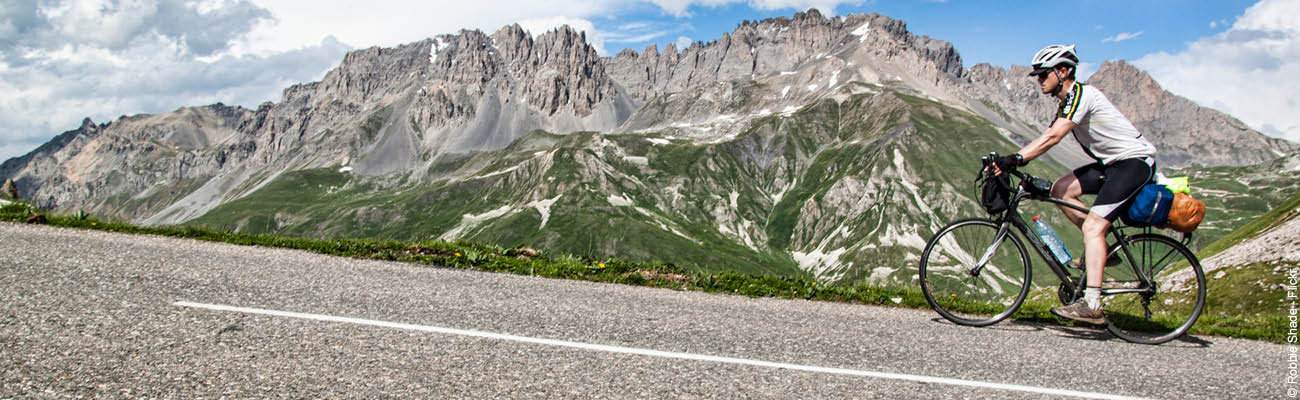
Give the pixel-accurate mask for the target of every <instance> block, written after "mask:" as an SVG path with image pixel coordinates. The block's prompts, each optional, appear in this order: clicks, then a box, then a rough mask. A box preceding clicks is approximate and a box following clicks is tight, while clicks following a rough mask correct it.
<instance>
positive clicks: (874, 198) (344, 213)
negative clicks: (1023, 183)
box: [192, 84, 1062, 281]
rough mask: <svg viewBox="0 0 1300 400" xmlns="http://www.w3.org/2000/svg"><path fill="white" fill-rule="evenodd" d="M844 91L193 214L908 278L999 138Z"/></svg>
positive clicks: (269, 225)
mask: <svg viewBox="0 0 1300 400" xmlns="http://www.w3.org/2000/svg"><path fill="white" fill-rule="evenodd" d="M844 94H845V95H846V96H844V97H841V98H840V100H836V99H831V98H828V99H824V100H821V101H819V102H816V103H813V104H811V105H809V106H806V107H804V108H802V109H799V110H798V111H793V112H788V113H784V114H775V115H770V116H765V117H762V118H756V119H754V120H753V122H752V124H751V125H750V126H749V128H748V129H746V130H744V132H743V133H741V134H739V135H737V136H736V137H734V138H730V139H729V140H723V141H718V142H716V143H696V142H693V141H689V140H682V139H680V138H678V136H679V135H678V134H679V132H675V131H673V130H672V129H669V130H663V131H656V132H645V133H635V134H604V133H590V132H589V133H576V134H570V135H563V136H560V135H551V134H548V133H544V132H535V133H533V134H531V135H529V136H527V137H525V138H522V139H520V140H518V141H516V142H515V143H513V144H512V145H511V146H510V147H508V148H507V149H505V150H502V151H496V152H485V153H477V154H473V155H462V156H457V157H446V159H445V160H440V162H439V163H436V165H435V166H434V167H433V168H432V169H431V171H429V174H430V175H432V176H440V177H441V178H440V179H437V180H435V181H434V182H432V183H427V182H406V181H403V180H400V179H399V180H397V181H393V180H392V179H389V180H368V179H362V178H358V177H354V176H352V175H350V174H348V173H346V172H340V171H343V170H342V169H341V170H338V171H336V170H332V169H331V170H323V169H317V170H307V171H296V172H290V173H286V174H284V175H282V176H281V177H279V178H278V179H276V180H275V181H273V182H272V183H270V184H268V185H267V186H265V187H263V188H262V189H260V190H258V191H256V192H253V193H252V194H250V195H248V196H245V197H244V198H241V199H239V200H235V201H232V202H229V203H227V204H224V205H222V206H220V207H217V208H216V209H214V210H212V211H211V212H209V213H208V214H207V215H204V216H203V217H201V218H198V219H196V220H194V221H192V224H194V225H200V226H208V227H216V228H221V229H232V230H237V231H242V232H252V233H277V234H285V235H296V236H319V237H336V236H363V237H377V238H393V239H424V238H429V237H441V238H445V239H459V238H463V239H469V240H475V241H482V242H488V243H494V244H498V245H502V246H521V245H522V246H534V247H538V248H542V249H545V250H550V251H560V252H567V253H572V254H580V255H586V256H589V257H598V258H599V257H620V258H625V259H631V260H640V261H651V260H654V261H662V262H666V263H674V264H680V265H685V266H691V267H694V268H702V269H709V270H731V271H744V272H755V273H764V274H775V275H787V276H791V275H793V276H810V275H811V276H816V277H819V278H821V279H825V280H860V279H867V278H871V277H874V278H875V279H876V280H882V279H886V280H888V279H892V280H898V281H907V280H910V279H911V276H912V275H913V274H914V266H913V264H914V263H915V260H916V256H917V254H918V253H919V251H920V247H922V246H923V245H924V240H925V238H926V237H928V236H929V235H930V234H931V232H933V231H934V230H935V229H937V228H938V227H940V226H942V225H943V224H944V223H945V222H946V221H948V220H951V219H954V218H957V217H959V216H964V215H968V214H969V213H970V212H971V211H972V210H976V209H977V208H976V206H975V202H974V200H972V198H971V196H972V195H973V190H972V187H971V179H972V178H973V177H974V174H975V169H976V168H978V155H979V154H984V153H986V152H988V151H999V152H1008V151H1012V150H1014V147H1013V146H1012V144H1011V143H1010V142H1009V141H1008V140H1006V139H1005V138H1004V137H1003V136H1002V135H1001V134H999V133H998V131H997V130H996V129H994V128H993V127H992V126H991V125H989V124H988V123H987V122H985V121H984V120H982V119H980V118H978V117H976V116H974V115H971V114H969V113H966V112H963V111H959V110H956V109H953V108H950V107H946V106H943V105H941V104H939V103H936V102H933V101H931V100H928V99H922V98H919V97H914V96H912V95H909V94H907V93H905V92H903V91H900V90H895V89H891V88H885V87H881V86H874V85H862V84H858V85H853V86H852V87H850V88H846V89H845V90H844ZM736 107H737V108H742V107H743V105H739V104H738V105H736ZM1043 167H1045V168H1050V167H1053V166H1048V165H1044V166H1043ZM1054 169H1056V170H1061V169H1062V168H1060V167H1059V166H1056V168H1054ZM1053 175H1054V174H1053ZM909 268H911V270H912V271H910V272H909Z"/></svg>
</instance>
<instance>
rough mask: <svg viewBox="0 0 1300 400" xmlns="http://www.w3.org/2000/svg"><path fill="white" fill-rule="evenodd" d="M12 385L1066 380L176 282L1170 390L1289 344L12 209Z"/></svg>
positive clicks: (103, 392)
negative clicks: (642, 280)
mask: <svg viewBox="0 0 1300 400" xmlns="http://www.w3.org/2000/svg"><path fill="white" fill-rule="evenodd" d="M0 238H2V239H0V254H4V255H5V256H4V257H3V259H2V260H0V288H2V290H0V299H3V304H4V309H3V312H2V313H0V367H2V369H3V372H2V373H0V398H8V397H15V398H68V397H130V398H138V397H147V398H215V397H236V398H249V397H273V398H282V397H295V398H320V397H330V398H390V397H403V398H406V397H416V398H485V397H487V398H495V397H509V398H538V397H541V398H590V397H596V398H1006V397H1017V398H1019V397H1060V396H1061V394H1060V393H1057V394H1041V393H1028V392H1021V391H1008V390H1002V389H996V388H988V387H970V386H957V385H951V384H943V383H918V382H916V381H910V380H898V379H884V378H880V377H861V376H847V375H840V374H830V373H821V372H809V371H799V370H792V369H783V368H771V367H763V366H754V365H737V364H729V363H721V362H714V361H696V360H681V359H674V358H665V357H655V356H647V355H634V354H618V353H610V352H605V351H596V350H585V349H575V348H569V347H559V346H551V345H544V344H535V343H521V342H517V341H509V340H499V339H491V338H480V337H470V336H462V335H451V334H442V333H430V332H421V331H413V330H402V329H393V328H386V327H378V326H367V325H358V324H350V323H341V322H322V321H315V320H308V319H301V318H289V317H278V316H266V315H254V314H246V313H237V312H227V311H213V310H206V309H198V308H189V307H179V306H176V305H174V303H176V302H178V301H188V302H195V303H207V304H225V305H232V306H240V307H253V308H260V309H270V310H283V311H293V312H301V313H316V314H323V315H332V316H343V317H352V318H363V319H370V320H378V321H391V322H398V323H407V324H419V325H428V326H436V327H446V328H456V329H470V330H477V331H484V332H495V333H501V334H509V335H518V336H526V337H533V338H545V339H554V340H564V341H572V342H581V343H592V344H602V345H610V346H625V347H631V348H639V349H653V350H662V351H671V352H682V353H690V354H702V355H713V356H722V357H734V358H740V359H749V360H761V361H770V362H779V363H789V364H798V365H811V366H822V367H834V368H844V369H851V370H857V371H873V372H884V373H898V374H913V375H920V376H929V377H939V378H950V379H963V380H971V381H980V382H993V383H1003V384H1014V385H1026V386H1030V387H1038V388H1049V389H1063V390H1076V391H1087V392H1097V393H1106V394H1114V395H1124V396H1140V397H1155V398H1215V399H1217V398H1225V397H1231V398H1265V397H1269V398H1273V397H1281V396H1282V395H1283V393H1285V391H1286V389H1287V386H1285V383H1284V377H1285V374H1286V372H1287V364H1286V358H1287V354H1288V353H1287V351H1288V348H1287V347H1285V346H1279V345H1274V344H1269V343H1261V342H1255V341H1247V340H1234V339H1224V338H1213V337H1190V338H1185V339H1184V340H1180V341H1175V342H1172V343H1169V344H1166V345H1162V346H1142V345H1134V344H1130V343H1126V342H1122V341H1120V340H1118V339H1115V338H1113V337H1112V336H1110V334H1108V333H1106V332H1105V331H1104V330H1097V329H1088V328H1072V327H1062V326H1053V325H1037V324H1030V323H1022V322H1016V321H1009V322H1004V323H1002V324H999V325H996V326H993V327H990V328H968V327H959V326H954V325H952V324H949V323H947V322H946V321H943V320H941V319H939V318H938V317H937V316H936V315H935V314H934V313H933V312H931V311H929V310H913V309H898V308H888V307H875V306H864V305H853V304H837V303H825V302H810V301H799V300H778V299H751V298H747V297H738V296H726V295H713V294H703V293H693V292H679V291H672V290H663V289H652V288H643V287H632V286H622V285H612V284H597V283H588V282H574V281H563V280H553V279H541V278H535V277H526V276H514V275H503V274H490V273H480V272H473V271H460V270H449V269H438V268H427V267H419V266H411V265H406V264H399V263H385V262H375V261H359V260H352V259H344V258H335V257H326V256H320V255H314V254H310V253H305V252H301V251H291V250H279V249H265V248H255V247H242V246H233V245H226V244H216V243H204V242H197V241H191V240H179V239H170V238H160V237H149V236H128V235H118V234H110V233H104V232H90V231H77V230H67V229H57V228H50V227H43V226H26V225H16V224H7V223H0Z"/></svg>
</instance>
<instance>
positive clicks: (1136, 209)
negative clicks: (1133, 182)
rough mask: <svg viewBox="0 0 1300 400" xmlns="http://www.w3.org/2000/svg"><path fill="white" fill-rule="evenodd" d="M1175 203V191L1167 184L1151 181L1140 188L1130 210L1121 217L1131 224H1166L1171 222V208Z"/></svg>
mask: <svg viewBox="0 0 1300 400" xmlns="http://www.w3.org/2000/svg"><path fill="white" fill-rule="evenodd" d="M1173 205H1174V192H1171V191H1169V188H1167V187H1165V185H1158V184H1154V183H1151V184H1147V185H1146V186H1142V189H1141V190H1138V194H1137V196H1134V197H1133V202H1132V203H1130V205H1129V207H1128V212H1125V213H1124V214H1121V215H1120V217H1121V219H1123V220H1124V223H1125V224H1128V225H1129V226H1138V227H1142V226H1164V225H1165V224H1166V223H1168V222H1169V208H1170V207H1172V206H1173Z"/></svg>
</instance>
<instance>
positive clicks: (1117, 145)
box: [1057, 82, 1156, 165]
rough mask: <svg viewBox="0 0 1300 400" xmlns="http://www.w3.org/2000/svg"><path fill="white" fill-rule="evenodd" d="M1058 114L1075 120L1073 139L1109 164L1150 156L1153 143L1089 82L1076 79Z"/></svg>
mask: <svg viewBox="0 0 1300 400" xmlns="http://www.w3.org/2000/svg"><path fill="white" fill-rule="evenodd" d="M1057 115H1058V116H1059V117H1060V118H1066V119H1069V120H1071V121H1074V123H1075V124H1077V125H1076V126H1075V127H1074V130H1073V132H1074V139H1075V140H1077V141H1079V144H1080V145H1083V151H1084V152H1086V153H1088V155H1089V156H1092V158H1094V159H1096V160H1097V161H1099V162H1101V163H1102V164H1106V165H1110V164H1111V163H1114V162H1116V161H1119V160H1124V159H1129V158H1139V157H1152V156H1154V155H1155V154H1156V147H1155V146H1152V145H1151V142H1148V141H1147V140H1146V139H1145V138H1143V137H1142V133H1140V132H1138V130H1137V128H1136V127H1134V126H1133V123H1132V122H1129V120H1128V118H1125V117H1124V114H1121V113H1120V112H1119V110H1118V109H1116V108H1115V105H1114V104H1111V103H1110V99H1107V98H1106V95H1104V94H1102V93H1101V91H1100V90H1097V88H1094V87H1092V86H1088V85H1084V84H1082V83H1078V82H1075V83H1074V86H1073V87H1071V88H1070V93H1068V94H1066V96H1065V100H1063V101H1061V105H1060V108H1059V109H1058V113H1057Z"/></svg>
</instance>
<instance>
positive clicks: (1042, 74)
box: [1034, 71, 1052, 81]
mask: <svg viewBox="0 0 1300 400" xmlns="http://www.w3.org/2000/svg"><path fill="white" fill-rule="evenodd" d="M1050 73H1052V71H1043V72H1040V73H1037V74H1035V75H1034V77H1035V78H1038V80H1040V81H1041V80H1044V79H1047V75H1048V74H1050Z"/></svg>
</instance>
